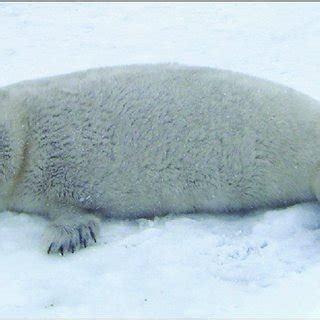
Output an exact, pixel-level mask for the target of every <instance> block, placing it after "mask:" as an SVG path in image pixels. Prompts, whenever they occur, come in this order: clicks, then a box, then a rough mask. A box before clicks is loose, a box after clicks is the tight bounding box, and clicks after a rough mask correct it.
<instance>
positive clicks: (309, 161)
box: [0, 65, 320, 253]
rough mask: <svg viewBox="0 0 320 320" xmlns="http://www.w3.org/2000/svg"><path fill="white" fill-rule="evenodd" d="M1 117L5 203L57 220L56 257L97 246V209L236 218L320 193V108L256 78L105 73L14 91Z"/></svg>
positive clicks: (161, 69)
mask: <svg viewBox="0 0 320 320" xmlns="http://www.w3.org/2000/svg"><path fill="white" fill-rule="evenodd" d="M0 111H1V119H2V121H1V123H0V138H1V140H0V141H1V145H0V164H1V166H0V174H1V180H2V183H1V187H0V199H1V203H0V205H1V206H0V207H1V209H9V210H15V211H23V212H30V213H31V212H32V213H34V212H36V213H40V214H45V215H47V216H48V217H49V218H51V219H53V220H54V223H53V227H52V229H51V231H53V233H51V235H50V245H49V252H57V251H60V252H61V253H63V252H64V251H72V252H73V251H74V250H75V249H77V248H80V247H81V246H86V245H87V244H89V243H90V242H92V241H95V233H96V232H97V224H98V222H97V220H96V219H95V218H94V216H93V215H92V214H97V215H105V216H116V217H141V216H144V217H146V216H154V215H161V214H166V213H168V212H194V211H214V212H216V211H231V210H241V209H253V208H265V207H276V206H283V205H287V204H290V203H295V202H302V201H309V200H313V199H316V198H317V196H319V195H320V179H319V170H318V169H319V168H318V164H319V160H320V103H319V102H317V101H315V100H313V99H312V98H309V97H307V96H305V95H303V94H301V93H298V92H296V91H294V90H292V89H289V88H287V87H284V86H281V85H278V84H274V83H272V82H268V81H264V80H260V79H257V78H254V77H249V76H245V75H242V74H238V73H233V72H230V71H223V70H215V69H210V68H199V67H183V66H176V65H155V66H126V67H111V68H103V69H95V70H89V71H84V72H78V73H73V74H69V75H63V76H58V77H52V78H48V79H42V80H37V81H27V82H23V83H20V84H16V85H11V86H8V87H5V88H2V89H1V90H0ZM318 180H319V181H318Z"/></svg>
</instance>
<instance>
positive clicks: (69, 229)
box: [45, 212, 99, 255]
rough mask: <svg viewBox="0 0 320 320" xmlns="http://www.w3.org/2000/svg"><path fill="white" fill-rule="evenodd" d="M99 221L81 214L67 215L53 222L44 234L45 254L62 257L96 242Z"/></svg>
mask: <svg viewBox="0 0 320 320" xmlns="http://www.w3.org/2000/svg"><path fill="white" fill-rule="evenodd" d="M98 233H99V219H98V218H96V217H94V216H91V215H86V214H81V213H74V212H73V213H67V214H65V215H62V216H61V217H59V218H57V219H56V220H54V221H53V222H52V223H51V225H50V227H49V229H48V230H47V233H46V235H45V236H46V242H47V246H48V249H47V252H48V254H50V253H59V254H61V255H64V254H65V253H67V252H70V253H74V252H75V251H76V250H79V249H81V248H86V247H87V246H90V245H92V244H94V243H95V242H97V236H98Z"/></svg>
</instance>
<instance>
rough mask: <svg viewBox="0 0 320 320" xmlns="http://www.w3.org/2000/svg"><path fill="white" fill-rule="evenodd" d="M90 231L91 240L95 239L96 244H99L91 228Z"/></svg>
mask: <svg viewBox="0 0 320 320" xmlns="http://www.w3.org/2000/svg"><path fill="white" fill-rule="evenodd" d="M89 230H90V235H91V238H92V239H93V241H94V242H97V240H96V237H95V235H94V232H93V231H92V229H91V227H89Z"/></svg>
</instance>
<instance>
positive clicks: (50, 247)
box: [47, 243, 53, 254]
mask: <svg viewBox="0 0 320 320" xmlns="http://www.w3.org/2000/svg"><path fill="white" fill-rule="evenodd" d="M52 246H53V243H51V244H50V246H49V248H48V251H47V253H48V254H49V253H50V252H51V249H52Z"/></svg>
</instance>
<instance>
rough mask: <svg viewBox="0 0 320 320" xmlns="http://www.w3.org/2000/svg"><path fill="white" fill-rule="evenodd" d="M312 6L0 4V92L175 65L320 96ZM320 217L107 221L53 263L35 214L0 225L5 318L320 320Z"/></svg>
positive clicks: (0, 304) (301, 212)
mask: <svg viewBox="0 0 320 320" xmlns="http://www.w3.org/2000/svg"><path fill="white" fill-rule="evenodd" d="M319 37H320V4H318V3H280V4H278V3H211V4H210V3H201V4H199V3H197V4H177V3H176V4H174V3H172V4H170V3H164V4H161V3H155V4H146V3H142V4H138V3H135V4H134V3H132V4H131V3H123V4H110V3H109V4H108V3H105V4H104V3H69V4H67V3H51V4H50V3H42V4H36V3H29V4H22V3H20V4H14V3H11V4H9V3H2V4H0V61H1V63H0V85H6V84H9V83H13V82H16V81H20V80H23V79H31V78H37V77H40V76H48V75H54V74H59V73H66V72H70V71H74V70H79V69H86V68H90V67H97V66H106V65H118V64H129V63H146V62H180V63H185V64H192V65H208V66H213V67H220V68H226V69H232V70H236V71H242V72H245V73H249V74H253V75H256V76H259V77H262V78H266V79H271V80H275V81H277V82H280V83H283V84H286V85H289V86H291V87H294V88H296V89H298V90H300V91H303V92H305V93H307V94H309V95H311V96H313V97H315V98H318V99H320V90H319V89H320V83H319V72H320V59H319V57H320V41H319ZM319 211H320V208H319V207H318V206H317V205H316V204H304V205H297V206H293V207H291V208H287V209H283V210H273V211H268V212H255V213H252V214H249V215H246V216H241V215H239V214H233V215H206V214H203V215H183V216H175V215H174V214H172V215H169V216H167V217H165V218H156V219H155V220H153V221H148V220H143V219H141V220H135V221H106V222H105V223H104V224H103V228H102V235H101V240H100V241H99V243H98V244H97V245H96V246H94V247H91V248H88V249H86V250H82V251H80V252H79V253H77V254H74V255H69V256H65V257H60V256H48V255H46V254H45V250H44V247H43V243H42V233H43V231H44V229H45V227H46V226H47V224H48V222H47V221H45V220H44V219H42V218H40V217H34V216H30V215H26V214H15V213H10V212H5V213H1V214H0V256H1V263H0V317H86V316H87V317H88V316H92V317H150V316H152V317H197V316H198V317H200V316H203V317H205V316H206V317H208V316H216V317H235V316H237V317H246V316H251V317H320V276H319V274H320V215H319Z"/></svg>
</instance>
